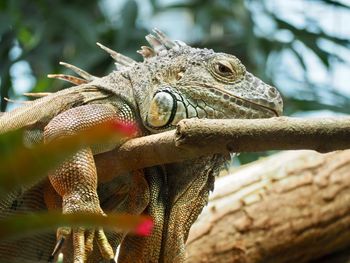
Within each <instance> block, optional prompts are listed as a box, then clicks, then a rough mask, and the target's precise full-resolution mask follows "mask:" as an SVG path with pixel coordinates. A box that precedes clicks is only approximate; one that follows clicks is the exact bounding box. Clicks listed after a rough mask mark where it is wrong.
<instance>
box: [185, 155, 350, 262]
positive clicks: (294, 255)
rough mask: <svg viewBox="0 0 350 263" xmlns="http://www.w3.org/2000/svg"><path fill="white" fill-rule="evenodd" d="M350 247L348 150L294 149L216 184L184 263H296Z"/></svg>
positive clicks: (192, 234) (191, 239)
mask: <svg viewBox="0 0 350 263" xmlns="http://www.w3.org/2000/svg"><path fill="white" fill-rule="evenodd" d="M349 245H350V150H347V151H338V152H333V153H329V154H319V153H316V152H313V151H290V152H283V153H280V154H277V155H275V156H272V157H269V158H266V159H263V160H261V161H258V162H255V163H253V164H250V165H247V166H244V167H242V168H240V169H239V170H238V171H237V172H235V173H233V174H231V175H228V176H224V177H221V178H218V179H217V181H216V184H215V190H214V193H213V194H212V195H211V198H210V201H209V205H208V206H207V207H206V208H205V209H204V211H203V213H202V214H201V216H200V217H199V219H198V220H197V222H196V223H195V224H194V225H193V227H192V229H191V231H190V235H189V239H188V242H187V257H188V259H187V261H186V262H194V263H198V262H248V263H249V262H264V263H267V262H274V263H277V262H298V263H299V262H308V261H310V260H312V259H316V258H320V257H322V256H324V255H327V254H329V253H331V252H333V251H336V250H340V249H342V248H345V247H346V246H349ZM329 262H333V261H329ZM344 262H346V261H344Z"/></svg>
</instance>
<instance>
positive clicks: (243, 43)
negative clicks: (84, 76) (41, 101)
mask: <svg viewBox="0 0 350 263" xmlns="http://www.w3.org/2000/svg"><path fill="white" fill-rule="evenodd" d="M293 1H294V0H286V1H282V2H284V3H285V5H286V6H285V8H287V9H288V8H289V7H288V3H289V2H293ZM296 2H299V3H300V5H302V7H301V8H303V7H305V8H304V9H306V8H309V7H310V6H315V7H316V8H320V10H324V9H325V8H326V9H330V8H331V9H332V10H334V14H335V21H336V19H337V18H336V16H337V13H339V12H350V5H349V3H347V2H346V1H333V0H319V1H312V0H304V1H296ZM274 8H275V5H274V1H272V0H270V1H269V0H263V1H261V0H236V1H230V0H217V1H209V0H191V1H180V0H179V1H174V0H172V1H170V0H148V1H134V0H130V1H112V0H94V1H81V0H75V1H65V0H60V1H58V0H47V1H43V0H35V1H21V0H11V1H1V2H0V62H1V63H0V85H1V86H0V87H1V90H0V93H1V102H0V107H1V110H2V111H4V110H6V109H7V108H8V103H7V102H6V101H5V100H4V98H5V97H9V98H11V99H22V96H21V93H22V92H23V91H28V90H32V91H36V92H37V91H47V90H48V91H54V90H58V89H61V88H64V87H67V86H68V85H67V84H64V83H63V82H60V81H56V80H51V79H48V78H47V77H46V75H47V74H49V73H59V72H60V73H62V72H65V71H66V70H65V69H63V68H62V67H60V66H59V64H58V62H59V61H61V60H62V61H66V62H69V63H71V64H74V65H77V66H79V67H82V68H84V69H86V70H87V71H88V72H90V73H92V74H94V75H97V76H102V75H105V74H106V73H108V72H110V71H111V70H112V68H113V61H112V60H111V59H110V58H109V57H108V56H107V55H106V54H105V53H104V52H103V51H101V50H99V49H98V48H97V47H96V45H95V43H96V42H97V41H98V42H101V43H103V44H105V45H107V46H109V47H112V48H113V49H115V50H118V51H119V52H121V53H123V54H126V55H129V56H131V57H133V58H136V59H140V57H138V55H137V54H136V52H135V51H136V50H137V49H138V48H139V47H140V46H141V45H145V44H146V42H145V40H144V36H145V35H146V34H147V33H148V32H149V31H150V30H151V28H152V27H153V26H157V27H158V28H160V29H162V30H164V31H165V32H166V33H168V34H169V35H170V36H176V37H177V38H181V40H185V41H187V43H188V44H191V45H192V46H198V47H207V48H213V49H215V50H216V51H223V52H227V53H231V54H235V55H236V56H237V57H238V58H240V59H241V60H242V62H243V63H244V64H245V65H246V67H247V68H248V69H249V71H251V72H253V73H254V74H256V75H258V76H259V77H260V78H262V79H263V80H265V81H267V82H269V83H272V84H274V85H275V86H277V87H279V88H280V89H281V90H282V93H283V95H284V99H285V114H286V115H292V114H296V113H299V114H300V112H303V113H305V112H314V111H320V110H322V111H324V110H329V111H331V112H336V113H345V114H348V113H350V107H349V106H350V96H349V94H350V88H349V93H344V92H342V91H341V90H339V89H337V87H336V86H337V84H338V83H337V80H334V79H332V78H331V74H332V70H333V67H334V65H335V64H337V63H338V64H339V63H343V64H344V63H345V64H346V63H349V61H350V60H346V59H345V58H344V57H345V56H343V55H342V53H341V51H342V50H345V51H348V50H349V47H350V41H349V38H347V37H346V36H345V35H341V34H336V33H334V32H332V31H329V30H328V31H327V30H325V28H324V27H323V26H322V25H323V23H322V19H321V17H322V12H321V13H320V16H319V18H315V17H314V16H311V15H310V14H309V12H308V10H304V12H299V13H296V15H295V16H294V20H293V19H287V18H286V17H283V16H282V15H280V14H279V12H276V10H275V9H274ZM147 15H148V16H147ZM182 20H186V21H187V24H186V28H182V31H181V27H182V25H184V23H183V21H182ZM299 20H300V21H304V22H303V23H296V22H295V21H299ZM348 22H350V21H348ZM335 23H336V22H335ZM335 26H336V25H335ZM179 30H180V31H179ZM179 32H182V35H181V34H180V35H179ZM345 51H344V52H345ZM310 56H312V57H313V58H314V59H315V60H316V64H318V66H319V67H322V68H323V69H325V71H326V78H325V81H323V82H320V81H315V80H314V78H313V76H314V75H315V72H311V71H314V68H315V67H314V66H312V65H311V64H310V61H309V60H310V59H308V57H310ZM286 57H287V58H286ZM348 57H349V56H348ZM286 61H287V62H286ZM288 61H289V62H288ZM288 65H289V67H288ZM295 71H298V72H299V74H294V75H293V74H292V73H293V72H295ZM312 73H313V74H312ZM316 74H317V73H316ZM296 75H297V76H298V77H295V76H296ZM327 76H329V78H327ZM329 79H331V81H329ZM349 83H350V77H349V81H348V82H347V84H346V85H350V84H349ZM343 84H344V83H343ZM343 87H344V85H343ZM254 158H256V155H241V156H240V160H241V162H246V161H249V160H251V159H254Z"/></svg>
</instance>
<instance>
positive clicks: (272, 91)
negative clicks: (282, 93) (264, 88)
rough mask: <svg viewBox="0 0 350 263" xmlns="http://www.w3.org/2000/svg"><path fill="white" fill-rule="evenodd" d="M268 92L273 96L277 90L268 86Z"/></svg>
mask: <svg viewBox="0 0 350 263" xmlns="http://www.w3.org/2000/svg"><path fill="white" fill-rule="evenodd" d="M268 93H269V95H270V96H271V97H275V96H276V95H277V90H276V88H274V87H270V88H269V90H268Z"/></svg>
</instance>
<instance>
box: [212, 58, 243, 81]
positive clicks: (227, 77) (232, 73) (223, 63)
mask: <svg viewBox="0 0 350 263" xmlns="http://www.w3.org/2000/svg"><path fill="white" fill-rule="evenodd" d="M208 69H209V71H210V73H211V74H212V75H213V76H214V77H215V78H216V79H217V80H218V81H221V82H224V83H234V82H237V81H240V80H242V79H243V77H244V75H245V72H246V71H245V68H244V66H243V65H242V64H241V62H240V61H239V60H238V59H237V58H236V57H234V56H229V55H218V56H216V57H214V58H212V60H211V61H210V63H209V68H208Z"/></svg>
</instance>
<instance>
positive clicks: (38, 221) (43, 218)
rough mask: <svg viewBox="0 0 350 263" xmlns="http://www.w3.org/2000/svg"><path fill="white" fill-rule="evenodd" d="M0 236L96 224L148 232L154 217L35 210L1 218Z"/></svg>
mask: <svg viewBox="0 0 350 263" xmlns="http://www.w3.org/2000/svg"><path fill="white" fill-rule="evenodd" d="M0 224H1V228H0V240H4V239H10V238H18V237H25V236H27V235H30V234H37V233H40V232H44V231H50V230H51V231H52V230H56V229H57V228H58V227H64V226H71V227H87V228H88V227H96V226H103V227H106V228H109V229H113V230H114V231H118V232H123V231H130V232H132V233H134V234H137V235H142V236H145V235H149V234H150V232H151V231H152V227H153V221H152V219H151V218H150V217H148V216H139V215H137V216H135V215H127V214H115V213H110V214H108V216H101V215H95V214H84V213H74V214H66V215H64V214H62V212H60V211H56V212H55V211H52V212H48V213H35V214H25V215H16V216H11V217H7V218H5V219H1V220H0Z"/></svg>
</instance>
